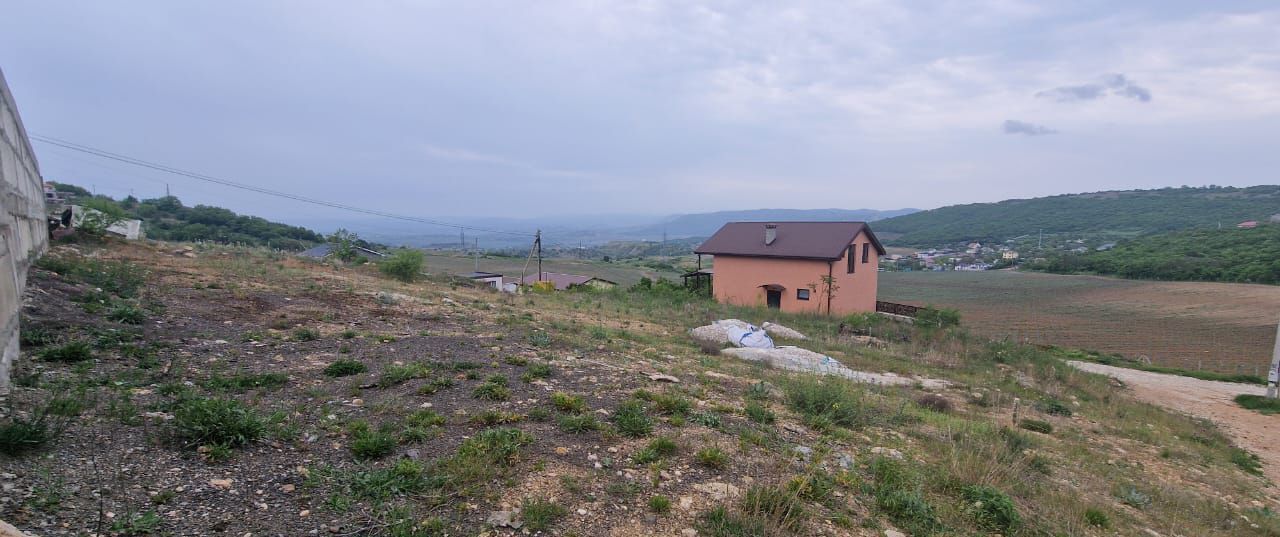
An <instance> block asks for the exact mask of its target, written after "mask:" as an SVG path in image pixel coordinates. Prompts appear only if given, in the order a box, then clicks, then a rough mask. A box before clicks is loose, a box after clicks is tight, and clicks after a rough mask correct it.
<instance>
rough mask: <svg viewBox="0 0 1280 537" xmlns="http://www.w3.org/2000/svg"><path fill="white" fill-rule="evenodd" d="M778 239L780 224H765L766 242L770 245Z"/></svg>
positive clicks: (766, 244)
mask: <svg viewBox="0 0 1280 537" xmlns="http://www.w3.org/2000/svg"><path fill="white" fill-rule="evenodd" d="M777 239H778V224H765V225H764V244H765V246H768V245H770V244H773V241H775V240H777Z"/></svg>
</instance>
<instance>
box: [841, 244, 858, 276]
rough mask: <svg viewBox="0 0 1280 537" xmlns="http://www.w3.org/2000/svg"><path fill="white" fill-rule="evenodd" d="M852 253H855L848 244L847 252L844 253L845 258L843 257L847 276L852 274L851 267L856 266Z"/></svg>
mask: <svg viewBox="0 0 1280 537" xmlns="http://www.w3.org/2000/svg"><path fill="white" fill-rule="evenodd" d="M854 251H855V250H854V249H853V245H852V244H850V245H849V251H848V252H846V253H845V256H844V259H845V261H846V262H847V267H846V270H847V271H848V273H849V274H853V267H856V266H857V264H856V263H854V262H853V252H854Z"/></svg>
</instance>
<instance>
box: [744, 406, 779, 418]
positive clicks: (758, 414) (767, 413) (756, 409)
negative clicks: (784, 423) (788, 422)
mask: <svg viewBox="0 0 1280 537" xmlns="http://www.w3.org/2000/svg"><path fill="white" fill-rule="evenodd" d="M744 412H745V413H746V414H747V419H749V420H751V421H754V422H756V423H773V422H774V420H775V419H777V416H775V415H774V414H773V411H771V410H769V409H767V408H765V407H764V405H761V404H760V403H757V402H755V401H751V402H749V403H747V407H746V408H745V409H744Z"/></svg>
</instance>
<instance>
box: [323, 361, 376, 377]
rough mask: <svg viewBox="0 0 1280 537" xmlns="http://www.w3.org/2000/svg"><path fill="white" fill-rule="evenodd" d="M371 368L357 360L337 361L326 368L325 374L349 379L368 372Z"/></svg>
mask: <svg viewBox="0 0 1280 537" xmlns="http://www.w3.org/2000/svg"><path fill="white" fill-rule="evenodd" d="M368 370H369V368H368V367H367V366H365V365H364V364H363V363H360V362H357V361H355V360H345V359H344V360H335V361H334V362H333V363H331V364H329V365H328V367H325V368H324V374H325V375H328V376H330V377H349V376H351V375H359V374H360V373H364V372H365V371H368Z"/></svg>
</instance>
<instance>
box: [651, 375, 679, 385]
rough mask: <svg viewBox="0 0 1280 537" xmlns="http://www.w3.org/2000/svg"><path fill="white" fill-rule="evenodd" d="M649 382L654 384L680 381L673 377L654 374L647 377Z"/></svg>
mask: <svg viewBox="0 0 1280 537" xmlns="http://www.w3.org/2000/svg"><path fill="white" fill-rule="evenodd" d="M649 380H652V381H654V382H677V383H678V382H680V379H678V378H676V377H673V376H671V375H664V374H662V373H654V374H652V375H649Z"/></svg>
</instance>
